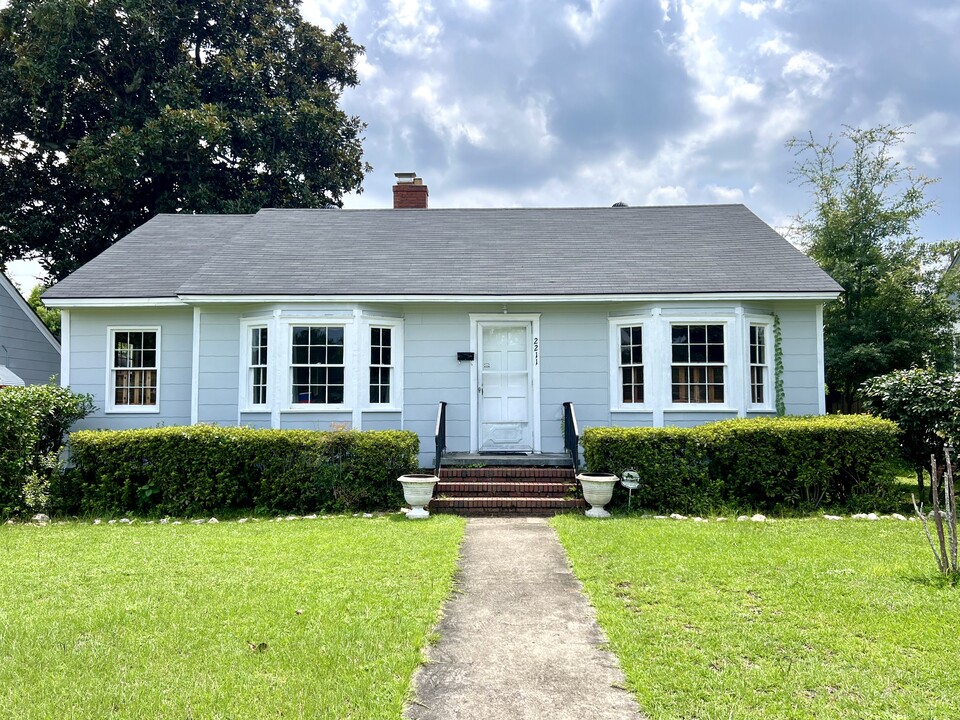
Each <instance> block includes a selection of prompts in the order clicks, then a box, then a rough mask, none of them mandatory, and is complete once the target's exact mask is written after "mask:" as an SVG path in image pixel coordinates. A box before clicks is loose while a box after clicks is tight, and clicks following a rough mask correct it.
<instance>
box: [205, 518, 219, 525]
mask: <svg viewBox="0 0 960 720" xmlns="http://www.w3.org/2000/svg"><path fill="white" fill-rule="evenodd" d="M218 522H220V521H219V520H217V519H216V518H210V519H209V520H207V525H216V524H217V523H218Z"/></svg>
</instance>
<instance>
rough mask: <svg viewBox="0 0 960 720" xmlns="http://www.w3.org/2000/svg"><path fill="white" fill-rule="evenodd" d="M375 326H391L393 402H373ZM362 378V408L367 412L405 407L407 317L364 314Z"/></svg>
mask: <svg viewBox="0 0 960 720" xmlns="http://www.w3.org/2000/svg"><path fill="white" fill-rule="evenodd" d="M373 328H389V329H390V359H391V360H392V362H391V364H390V367H391V369H392V372H391V373H390V402H389V403H372V402H370V360H371V352H370V349H371V348H370V331H371V329H373ZM358 335H359V337H360V343H361V347H360V373H359V375H360V378H359V381H358V383H357V385H358V386H359V387H358V392H359V393H360V396H359V405H360V409H361V410H362V411H363V412H365V413H368V412H369V413H375V412H388V413H398V412H402V410H403V319H402V318H377V317H364V318H363V320H362V322H361V323H360V331H359V333H358Z"/></svg>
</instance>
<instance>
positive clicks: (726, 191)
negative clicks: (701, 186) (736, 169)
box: [706, 185, 743, 203]
mask: <svg viewBox="0 0 960 720" xmlns="http://www.w3.org/2000/svg"><path fill="white" fill-rule="evenodd" d="M706 190H707V192H708V193H710V194H711V195H712V196H713V198H714V199H715V200H716V201H717V202H721V203H742V202H743V190H741V189H740V188H733V187H723V186H721V185H707V188H706Z"/></svg>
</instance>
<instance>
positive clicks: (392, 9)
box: [379, 0, 443, 56]
mask: <svg viewBox="0 0 960 720" xmlns="http://www.w3.org/2000/svg"><path fill="white" fill-rule="evenodd" d="M387 5H388V12H387V15H386V17H384V19H383V20H381V21H380V23H379V28H380V30H381V31H382V42H383V45H384V47H386V48H387V49H389V50H391V51H393V52H394V53H396V54H397V55H406V56H424V55H429V54H431V53H432V52H434V51H435V50H436V49H437V48H438V45H439V40H440V36H441V34H442V32H443V23H442V22H441V21H440V18H439V16H438V14H437V12H436V10H435V9H434V7H433V5H432V4H431V3H430V2H429V0H389V2H388V4H387Z"/></svg>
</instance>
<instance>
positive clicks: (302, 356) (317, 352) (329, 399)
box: [291, 325, 344, 405]
mask: <svg viewBox="0 0 960 720" xmlns="http://www.w3.org/2000/svg"><path fill="white" fill-rule="evenodd" d="M343 335H344V328H343V326H342V325H294V326H293V327H292V328H291V337H292V343H291V356H292V357H291V370H292V386H291V389H292V393H291V394H292V397H291V401H292V402H293V403H294V404H311V405H314V404H316V405H341V404H343V402H344V364H343V349H344V344H343Z"/></svg>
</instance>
